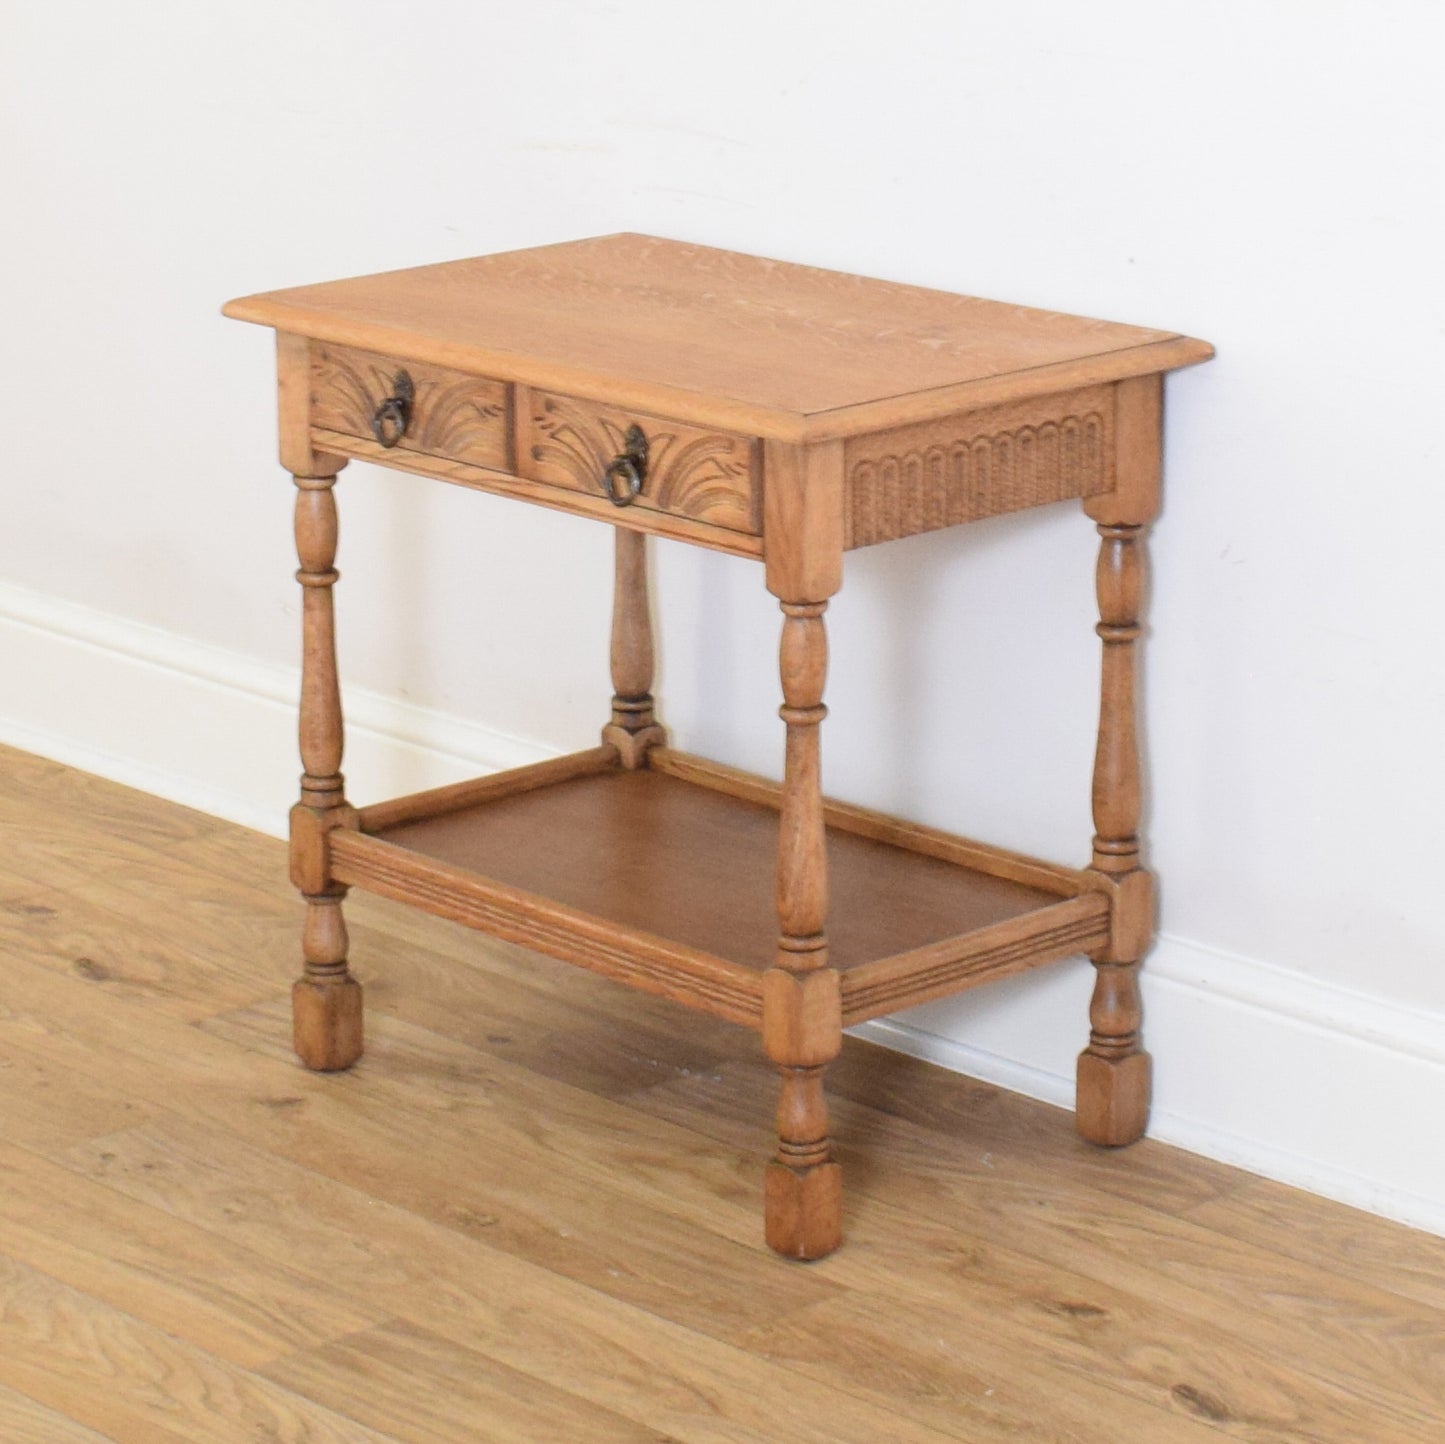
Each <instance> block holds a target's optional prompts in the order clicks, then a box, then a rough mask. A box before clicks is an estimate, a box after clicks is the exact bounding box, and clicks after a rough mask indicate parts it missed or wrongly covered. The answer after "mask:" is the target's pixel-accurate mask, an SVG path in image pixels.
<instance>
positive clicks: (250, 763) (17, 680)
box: [0, 585, 1445, 1234]
mask: <svg viewBox="0 0 1445 1444" xmlns="http://www.w3.org/2000/svg"><path fill="white" fill-rule="evenodd" d="M0 675H3V676H4V677H6V678H7V679H9V681H8V685H7V686H6V687H5V688H4V689H3V692H0V741H3V742H5V743H8V744H9V745H11V746H15V747H20V748H24V749H26V750H27V751H31V752H36V753H39V754H41V755H43V756H46V757H52V758H55V759H56V760H58V761H61V762H65V763H68V764H70V765H72V766H76V767H80V768H83V769H85V770H87V771H90V772H95V773H98V774H100V775H101V776H104V777H109V778H112V779H114V780H116V781H118V782H123V783H127V784H129V785H131V786H134V787H139V788H142V789H143V790H145V791H147V792H151V793H154V794H156V795H157V796H160V797H165V798H169V799H170V800H172V801H175V802H180V803H184V804H186V805H188V806H191V807H195V808H198V809H200V810H201V811H204V812H207V813H210V814H212V815H214V816H218V817H224V818H227V819H229V820H230V821H233V822H239V823H242V824H243V825H245V826H248V827H253V828H257V829H259V830H261V831H264V832H269V833H273V834H277V835H280V834H281V833H282V831H283V829H284V825H285V814H286V809H287V807H288V806H289V803H290V800H291V797H292V794H293V791H294V789H295V786H296V771H297V767H296V761H295V698H296V696H297V692H298V676H297V672H296V670H295V669H294V668H288V667H283V666H278V665H275V664H271V663H265V662H259V661H257V660H255V659H254V658H250V657H245V656H242V655H239V654H237V653H233V652H228V651H225V650H224V649H221V648H217V647H212V646H208V645H205V644H202V643H198V642H194V641H190V640H187V639H185V638H183V637H179V636H176V635H174V634H172V633H168V632H162V631H158V630H156V629H154V628H150V627H146V626H142V625H140V624H138V623H135V622H131V621H127V620H124V619H122V618H118V617H115V616H113V615H110V614H107V613H101V612H97V611H94V610H91V609H90V608H86V607H82V606H78V605H76V604H75V603H72V602H66V601H62V600H60V599H58V598H55V597H50V596H46V595H44V594H42V593H38V592H33V591H28V590H25V589H22V588H18V587H11V586H5V585H0ZM101 703H103V705H100V704H101ZM345 705H346V711H347V724H348V725H347V773H348V776H349V777H350V778H351V779H352V781H353V783H354V784H355V786H354V789H353V793H354V795H356V796H363V797H365V796H372V797H382V796H387V795H396V794H398V793H402V792H407V791H412V790H416V789H420V788H423V787H430V786H435V785H439V784H441V783H444V782H450V781H456V780H458V779H460V778H463V777H468V776H478V775H480V774H482V773H485V772H487V771H492V770H496V769H499V768H503V767H515V766H519V765H521V764H522V763H525V762H532V761H538V760H541V759H542V758H544V757H546V756H550V755H552V753H553V749H551V748H548V747H544V746H542V745H540V744H537V743H535V742H531V741H528V740H526V739H522V738H517V737H513V736H509V735H506V734H503V733H499V732H496V731H494V730H492V729H489V728H486V727H481V726H478V725H476V724H474V723H470V722H466V721H463V720H461V719H459V718H456V717H451V716H447V715H444V714H442V713H438V712H432V711H428V710H427V709H424V708H421V707H416V706H413V705H411V704H409V703H403V702H399V701H396V700H395V699H392V698H388V697H384V696H381V695H379V694H376V693H370V692H364V691H360V690H354V689H348V690H347V692H346V694H345ZM1090 976H1091V969H1090V968H1089V966H1088V964H1087V963H1086V962H1084V961H1082V960H1072V961H1069V962H1066V963H1062V964H1057V965H1055V966H1054V967H1052V968H1050V969H1047V970H1045V972H1044V973H1037V974H1033V975H1031V976H1030V977H1029V978H1028V979H1027V980H1020V979H1014V980H1009V981H1006V982H1004V983H1001V984H997V985H995V986H994V987H991V988H988V989H984V990H982V991H981V992H979V993H974V994H968V995H965V996H964V997H962V998H959V999H954V1000H950V1001H949V1002H946V1003H941V1004H935V1005H933V1006H932V1007H930V1008H928V1009H920V1010H918V1011H917V1012H915V1013H914V1014H911V1015H904V1016H900V1017H896V1018H886V1019H878V1020H875V1021H874V1022H871V1023H866V1024H864V1025H862V1026H861V1027H860V1028H858V1029H857V1030H856V1031H857V1032H858V1033H859V1034H860V1036H863V1037H867V1038H870V1039H872V1040H874V1041H876V1042H878V1043H881V1044H884V1045H886V1046H888V1047H891V1048H895V1049H898V1050H900V1051H903V1052H906V1053H911V1054H914V1055H916V1056H918V1057H922V1058H926V1059H928V1060H930V1061H932V1062H935V1063H938V1064H940V1065H941V1066H943V1067H946V1068H951V1069H954V1070H955V1071H958V1072H963V1073H968V1074H971V1075H973V1076H975V1077H978V1078H983V1079H986V1080H988V1081H990V1082H993V1083H996V1084H998V1085H1000V1086H1001V1087H1005V1088H1009V1089H1012V1090H1014V1091H1017V1092H1020V1093H1024V1094H1027V1095H1029V1096H1031V1097H1034V1098H1040V1099H1043V1100H1045V1101H1047V1102H1050V1103H1054V1104H1057V1105H1059V1106H1061V1107H1068V1106H1070V1105H1071V1104H1072V1101H1073V1058H1074V1054H1075V1053H1076V1052H1077V1050H1078V1048H1079V1046H1080V1045H1081V1043H1082V1041H1083V1034H1084V1032H1085V1029H1086V1027H1087V1023H1086V1021H1085V1019H1086V1007H1087V998H1088V992H1089V986H1090ZM1144 1003H1145V1019H1146V1021H1145V1027H1146V1035H1147V1039H1148V1044H1149V1048H1150V1051H1151V1052H1152V1053H1153V1054H1154V1058H1155V1069H1156V1080H1155V1082H1156V1086H1155V1107H1154V1113H1153V1117H1152V1119H1151V1122H1150V1130H1149V1131H1150V1134H1151V1136H1152V1137H1155V1138H1158V1139H1161V1140H1163V1141H1166V1142H1169V1143H1174V1144H1177V1145H1179V1146H1180V1147H1183V1148H1186V1149H1189V1150H1190V1151H1192V1152H1195V1153H1200V1154H1203V1155H1205V1156H1207V1157H1210V1158H1216V1159H1219V1160H1221V1161H1223V1162H1226V1163H1232V1164H1236V1165H1238V1166H1240V1167H1242V1168H1245V1169H1248V1170H1249V1171H1251V1172H1254V1173H1258V1174H1262V1175H1264V1176H1266V1177H1269V1178H1275V1179H1278V1180H1280V1181H1281V1182H1284V1183H1290V1184H1294V1185H1297V1186H1298V1187H1301V1188H1306V1189H1309V1190H1311V1191H1313V1192H1316V1193H1320V1194H1324V1195H1326V1196H1328V1197H1331V1198H1336V1199H1339V1200H1340V1201H1342V1202H1344V1203H1349V1204H1353V1205H1355V1206H1356V1207H1359V1208H1363V1209H1368V1210H1370V1211H1371V1212H1374V1213H1379V1214H1382V1215H1385V1216H1386V1217H1390V1218H1395V1219H1399V1220H1400V1221H1402V1222H1404V1223H1409V1224H1413V1225H1415V1226H1416V1227H1420V1228H1426V1229H1429V1230H1431V1231H1432V1232H1435V1233H1440V1234H1445V1151H1442V1150H1440V1149H1437V1148H1431V1147H1425V1146H1422V1140H1421V1136H1420V1132H1419V1129H1420V1120H1436V1119H1439V1118H1441V1117H1445V1017H1440V1016H1438V1015H1432V1014H1424V1013H1421V1012H1417V1011H1413V1010H1410V1009H1407V1008H1403V1007H1400V1006H1398V1005H1395V1004H1392V1003H1390V1002H1388V1001H1386V1000H1383V999H1379V998H1374V997H1371V996H1369V995H1366V994H1360V993H1355V992H1353V991H1350V990H1347V989H1342V988H1337V987H1334V986H1331V985H1328V984H1323V983H1320V982H1317V981H1314V980H1312V979H1310V978H1308V977H1306V976H1304V975H1303V974H1300V973H1296V972H1292V971H1288V970H1285V969H1281V968H1278V967H1275V966H1274V965H1272V964H1270V963H1267V962H1262V961H1259V960H1256V959H1250V958H1244V957H1239V956H1235V955H1231V954H1225V953H1221V952H1218V951H1215V950H1213V949H1211V948H1209V947H1207V946H1204V945H1202V944H1199V943H1196V942H1192V941H1190V940H1188V939H1184V938H1178V937H1173V936H1170V935H1169V934H1167V933H1166V934H1165V935H1163V936H1162V937H1161V938H1160V940H1159V942H1158V945H1157V946H1156V948H1155V950H1154V952H1153V953H1152V954H1151V956H1150V959H1149V964H1148V967H1147V968H1146V970H1145V980H1144Z"/></svg>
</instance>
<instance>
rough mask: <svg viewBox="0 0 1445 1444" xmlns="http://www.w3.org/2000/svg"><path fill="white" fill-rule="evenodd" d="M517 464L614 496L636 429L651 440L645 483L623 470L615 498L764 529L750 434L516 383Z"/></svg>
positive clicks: (533, 473)
mask: <svg viewBox="0 0 1445 1444" xmlns="http://www.w3.org/2000/svg"><path fill="white" fill-rule="evenodd" d="M516 406H517V426H518V446H517V470H518V472H519V473H520V474H521V475H522V476H524V477H527V478H528V479H529V480H532V481H541V482H546V483H548V484H549V485H552V486H560V487H566V488H567V489H569V490H571V491H580V492H584V493H586V494H587V495H589V496H607V495H608V494H609V484H608V480H607V472H608V467H609V466H611V465H612V463H613V462H615V461H616V460H617V459H618V458H619V457H620V456H622V455H623V454H624V453H625V452H626V451H627V450H628V433H629V431H630V429H631V428H632V427H637V428H638V429H639V430H640V432H641V433H642V437H643V438H645V442H646V464H645V466H644V467H643V468H641V471H642V478H641V485H640V487H639V488H638V489H637V491H636V494H635V495H633V494H632V491H631V486H630V485H629V481H628V473H627V472H626V471H625V469H624V470H622V471H621V472H618V473H615V474H614V480H613V483H612V492H613V499H614V500H617V499H618V498H619V497H627V498H629V499H628V500H627V501H626V502H625V504H626V505H630V506H637V507H642V508H645V509H648V510H651V511H663V512H668V513H670V514H671V515H673V516H679V517H687V518H689V519H691V520H693V521H700V522H706V523H707V524H708V525H710V526H718V527H725V528H727V529H728V530H729V531H735V532H743V533H746V534H747V535H749V536H758V535H760V534H761V532H762V487H761V485H760V482H759V471H760V467H759V447H758V443H757V442H756V441H755V440H753V439H752V438H751V437H747V436H736V435H733V434H731V433H729V432H720V431H703V430H699V429H698V428H697V427H695V426H685V425H683V424H681V423H680V422H676V421H667V420H664V419H662V418H660V417H656V416H645V415H640V414H638V413H635V412H631V411H625V410H622V409H620V408H618V407H612V406H604V405H600V404H599V403H597V402H594V401H582V400H579V399H578V398H576V397H573V396H559V395H557V394H556V393H554V392H550V391H541V390H537V389H535V388H528V387H518V388H517V400H516Z"/></svg>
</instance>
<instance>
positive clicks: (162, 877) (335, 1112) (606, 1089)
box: [0, 750, 1445, 1444]
mask: <svg viewBox="0 0 1445 1444" xmlns="http://www.w3.org/2000/svg"><path fill="white" fill-rule="evenodd" d="M283 874H284V863H283V849H282V846H281V844H279V843H277V842H274V841H271V840H269V839H266V838H262V837H259V836H257V835H255V834H252V833H248V832H246V831H244V830H242V829H240V828H236V827H231V826H228V825H226V824H223V823H219V822H216V821H214V820H213V819H209V818H206V817H202V816H200V815H199V814H196V813H192V812H188V811H186V810H184V809H182V808H178V807H174V806H171V805H169V804H165V803H161V802H157V801H155V800H154V799H151V798H148V797H145V796H143V795H141V794H139V793H134V792H130V791H127V790H125V789H123V788H120V787H117V786H114V785H112V784H110V783H106V782H101V781H98V780H96V779H94V778H91V777H87V776H85V775H83V774H80V773H77V772H73V771H69V770H67V769H64V768H61V767H59V766H57V765H55V764H52V763H48V762H42V761H38V760H36V759H34V758H30V757H27V756H25V755H23V754H20V753H15V752H5V751H3V750H0V1440H3V1441H4V1444H72V1441H74V1444H79V1441H96V1440H104V1439H112V1440H119V1441H136V1444H242V1441H245V1444H256V1441H262V1440H282V1441H288V1444H293V1441H294V1444H302V1441H304V1444H376V1441H384V1440H408V1441H418V1444H440V1441H466V1444H475V1441H483V1444H492V1441H525V1444H551V1441H559V1444H586V1441H594V1440H596V1441H604V1440H605V1441H621V1440H636V1441H642V1440H651V1441H664V1440H676V1441H689V1444H691V1441H699V1444H701V1441H707V1444H714V1441H716V1444H722V1441H727V1444H737V1441H745V1440H746V1441H758V1440H765V1441H770V1444H772V1441H778V1444H854V1441H856V1444H880V1441H882V1444H891V1441H900V1444H912V1441H920V1444H921V1441H925V1440H934V1441H937V1440H949V1439H951V1440H968V1441H971V1444H991V1441H1004V1440H1007V1441H1012V1444H1017V1441H1030V1444H1048V1441H1065V1440H1067V1441H1070V1444H1133V1441H1140V1444H1169V1441H1176V1440H1177V1441H1185V1444H1187V1441H1192V1444H1206V1441H1208V1440H1211V1439H1219V1438H1229V1439H1240V1440H1249V1441H1252V1444H1258V1441H1268V1440H1296V1441H1304V1440H1309V1441H1345V1440H1349V1441H1359V1444H1390V1441H1396V1440H1411V1441H1421V1444H1425V1441H1429V1444H1441V1441H1442V1440H1445V1241H1442V1240H1439V1239H1433V1238H1430V1237H1428V1236H1425V1235H1422V1234H1417V1233H1412V1232H1411V1231H1409V1230H1407V1229H1404V1228H1400V1227H1398V1226H1395V1225H1392V1224H1388V1223H1383V1222H1380V1221H1379V1220H1376V1219H1372V1218H1369V1217H1367V1216H1365V1215H1362V1214H1358V1213H1355V1212H1353V1211H1351V1210H1349V1209H1345V1208H1342V1207H1339V1206H1337V1205H1333V1204H1329V1203H1325V1202H1322V1201H1320V1200H1318V1199H1314V1198H1312V1197H1309V1196H1308V1195H1305V1194H1300V1193H1297V1192H1294V1191H1292V1190H1290V1189H1286V1188H1282V1187H1280V1186H1278V1185H1274V1184H1270V1183H1266V1182H1261V1181H1259V1180H1257V1179H1253V1178H1250V1177H1249V1176H1248V1175H1245V1174H1242V1173H1237V1172H1234V1171H1232V1170H1230V1169H1226V1168H1223V1167H1220V1166H1218V1165H1215V1164H1212V1163H1208V1162H1205V1161H1202V1160H1200V1159H1197V1158H1192V1157H1190V1156H1189V1155H1187V1154H1183V1153H1180V1152H1177V1151H1175V1150H1173V1149H1170V1148H1166V1147H1163V1146H1161V1145H1158V1144H1155V1143H1144V1144H1141V1145H1139V1146H1138V1147H1136V1148H1134V1149H1131V1150H1129V1151H1127V1152H1124V1153H1118V1154H1108V1153H1103V1152H1100V1151H1096V1150H1094V1149H1091V1148H1089V1147H1088V1146H1087V1145H1085V1144H1083V1143H1080V1142H1078V1141H1077V1140H1076V1139H1075V1137H1074V1135H1073V1133H1072V1130H1071V1125H1070V1119H1069V1117H1068V1115H1067V1114H1064V1113H1061V1112H1058V1111H1057V1110H1054V1109H1051V1108H1048V1107H1045V1106H1043V1105H1041V1104H1035V1103H1031V1102H1028V1101H1025V1100H1023V1099H1020V1098H1017V1097H1014V1096H1012V1095H1010V1094H1007V1093H1003V1092H1001V1091H999V1090H998V1089H995V1088H991V1087H987V1086H985V1085H983V1084H980V1083H976V1082H972V1081H970V1080H967V1079H962V1078H957V1077H954V1076H952V1075H949V1074H944V1073H940V1072H935V1071H934V1070H931V1069H930V1068H928V1067H926V1066H925V1065H921V1064H918V1063H915V1062H912V1061H910V1060H908V1059H906V1058H902V1057H898V1056H895V1055H892V1054H888V1053H885V1052H882V1051H881V1050H878V1049H876V1048H873V1047H870V1046H868V1045H866V1044H862V1043H855V1042H850V1043H849V1044H848V1045H847V1048H846V1051H845V1053H844V1056H843V1059H842V1060H841V1061H840V1063H839V1064H838V1066H837V1067H835V1069H834V1070H833V1074H832V1095H833V1098H834V1100H835V1118H836V1121H837V1127H838V1132H839V1135H840V1138H841V1147H842V1155H843V1162H844V1166H845V1169H846V1174H847V1180H848V1186H849V1194H848V1214H847V1228H848V1242H847V1244H846V1245H845V1247H844V1249H843V1250H842V1251H841V1252H840V1253H839V1254H837V1255H835V1256H834V1257H832V1258H830V1259H828V1260H826V1261H824V1262H822V1263H819V1264H815V1265H810V1266H800V1265H796V1264H786V1263H783V1262H782V1261H780V1260H778V1259H775V1258H774V1257H773V1256H772V1255H770V1254H769V1253H768V1252H767V1250H766V1249H765V1248H764V1247H763V1245H762V1242H761V1238H760V1214H759V1193H760V1188H761V1165H762V1161H763V1159H764V1157H765V1156H766V1154H767V1152H768V1150H769V1147H770V1143H771V1138H770V1132H769V1114H770V1111H771V1108H772V1102H773V1077H772V1074H771V1072H770V1070H769V1069H767V1068H766V1067H764V1066H763V1065H762V1064H761V1063H760V1062H759V1061H758V1057H757V1055H756V1051H755V1047H756V1045H755V1043H754V1041H753V1040H752V1038H751V1036H750V1035H747V1034H745V1033H743V1032H741V1031H736V1030H733V1029H731V1028H729V1027H727V1026H726V1025H723V1024H720V1023H714V1022H712V1021H710V1020H708V1019H705V1018H702V1017H700V1016H698V1015H694V1014H689V1013H685V1012H683V1011H681V1010H680V1009H673V1008H671V1007H669V1006H668V1005H666V1004H663V1003H661V1002H655V1001H653V1000H650V999H647V998H644V997H641V996H639V995H637V994H634V993H631V992H627V991H624V990H622V989H620V988H616V987H614V986H613V985H611V984H608V983H605V982H603V981H602V980H600V979H597V978H594V977H592V976H590V975H588V974H585V973H582V972H580V971H574V970H571V969H568V968H565V967H564V966H563V965H561V964H554V963H552V962H549V961H547V960H545V959H542V958H539V957H536V956H533V955H531V954H527V953H524V952H521V951H520V950H517V949H512V948H508V947H505V946H502V945H498V944H493V943H491V942H488V941H486V940H484V939H481V938H478V937H476V936H473V935H470V934H466V933H464V932H462V931H461V930H459V929H456V928H453V927H451V926H450V925H448V924H444V923H439V922H433V921H431V920H428V919H424V918H420V917H417V916H414V915H412V914H409V913H408V912H406V911H404V910H403V909H400V908H398V907H395V906H392V905H390V904H386V903H383V902H380V901H377V900H374V899H368V898H365V897H362V896H360V895H356V894H353V897H352V901H351V902H350V903H349V904H348V911H349V914H350V917H351V919H352V922H353V927H352V937H353V943H354V962H355V967H356V971H357V972H358V974H359V975H360V976H361V977H362V979H363V981H364V982H365V984H366V987H367V1003H368V1009H369V1013H368V1031H369V1039H368V1041H369V1050H368V1053H367V1056H366V1058H365V1060H364V1061H363V1062H362V1064H361V1065H360V1066H359V1067H358V1068H357V1069H356V1070H355V1071H354V1072H352V1073H350V1074H346V1075H341V1076H333V1077H317V1076H313V1075H310V1074H307V1073H306V1072H304V1071H303V1070H302V1069H301V1068H300V1067H299V1066H298V1065H297V1064H296V1063H295V1062H294V1061H293V1059H292V1057H291V1054H290V1050H289V1046H288V1039H287V1000H286V995H287V991H288V987H289V984H290V981H291V978H292V975H293V973H294V972H295V971H296V967H297V963H296V957H297V948H296V937H295V933H296V925H297V920H298V917H297V915H298V912H299V908H298V906H297V904H296V903H295V901H294V899H293V898H292V896H291V894H290V892H289V890H288V887H287V885H286V883H285V881H284V876H283ZM1081 1026H1082V1020H1081ZM1434 1122H1436V1123H1438V1120H1435V1121H1434ZM1435 1137H1436V1138H1437V1139H1438V1131H1437V1133H1436V1134H1435ZM1422 1141H1423V1140H1422Z"/></svg>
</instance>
